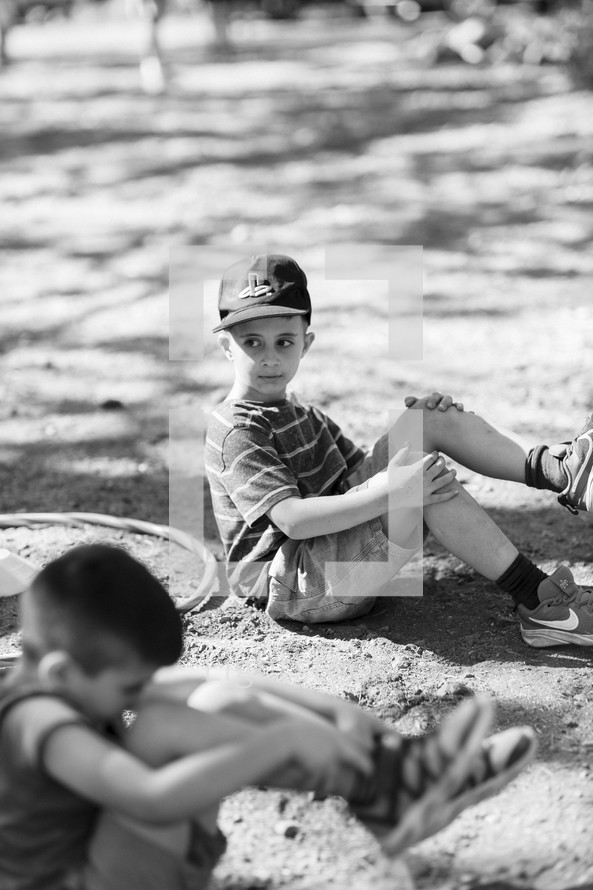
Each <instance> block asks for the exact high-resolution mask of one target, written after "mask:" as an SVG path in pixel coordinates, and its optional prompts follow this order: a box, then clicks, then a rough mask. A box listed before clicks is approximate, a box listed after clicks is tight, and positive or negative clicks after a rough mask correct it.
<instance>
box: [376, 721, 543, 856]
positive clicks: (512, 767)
mask: <svg viewBox="0 0 593 890" xmlns="http://www.w3.org/2000/svg"><path fill="white" fill-rule="evenodd" d="M513 737H515V739H516V741H515V742H514V747H517V748H519V752H518V754H517V756H516V757H515V759H514V760H513V762H512V763H511V764H509V766H507V767H506V768H503V769H501V770H500V772H499V773H497V774H496V775H494V776H492V777H491V778H489V779H486V780H485V781H483V782H481V783H478V784H477V785H475V786H474V787H473V788H470V789H468V790H467V791H461V792H460V793H458V794H457V795H456V796H454V797H452V798H451V799H449V800H445V801H441V802H436V803H434V804H433V805H432V806H431V808H430V809H427V810H426V811H425V813H424V819H423V822H422V824H421V825H420V826H418V827H417V830H416V833H415V836H414V837H412V838H410V837H409V836H408V837H407V838H403V837H402V838H397V837H396V836H395V832H394V833H393V834H392V835H390V836H389V837H387V838H385V839H384V840H383V841H382V842H381V846H382V848H383V851H384V852H385V853H386V854H387V855H388V856H392V857H394V856H398V855H400V854H401V853H403V852H404V850H405V849H406V848H407V847H409V846H411V845H412V844H416V843H419V842H420V841H422V840H426V839H427V838H429V837H431V836H432V835H434V834H436V833H437V832H438V831H441V830H442V829H443V828H446V827H447V825H449V824H450V823H451V822H452V821H453V820H454V819H455V818H456V817H457V816H458V815H459V814H460V813H461V812H462V811H463V810H465V809H467V808H468V807H472V806H475V805H476V804H478V803H481V802H482V801H484V800H487V799H488V798H490V797H493V796H494V795H495V794H498V792H499V791H501V790H502V789H503V788H504V787H505V786H506V785H508V784H509V783H510V782H512V781H513V779H515V778H516V777H517V776H518V775H519V773H520V772H521V771H522V770H524V769H525V767H526V766H527V765H528V764H529V763H530V762H531V761H532V760H533V758H534V757H535V753H536V751H537V737H536V735H535V732H534V730H533V729H532V728H531V727H530V726H524V727H514V728H513V729H508V730H505V731H503V732H500V733H497V734H496V735H494V736H491V737H490V738H489V739H487V740H486V741H487V742H488V743H489V744H490V745H492V746H494V745H496V744H497V742H500V741H504V740H509V739H512V738H513Z"/></svg>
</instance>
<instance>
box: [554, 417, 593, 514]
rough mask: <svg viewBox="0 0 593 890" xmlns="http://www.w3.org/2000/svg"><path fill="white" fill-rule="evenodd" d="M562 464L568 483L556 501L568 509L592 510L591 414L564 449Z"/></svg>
mask: <svg viewBox="0 0 593 890" xmlns="http://www.w3.org/2000/svg"><path fill="white" fill-rule="evenodd" d="M562 465H563V467H564V470H565V472H566V475H567V477H568V483H567V485H566V488H565V489H564V491H563V492H561V494H560V495H559V496H558V502H559V503H560V504H562V506H563V507H566V508H567V510H570V512H571V513H578V512H579V510H587V511H589V512H593V414H592V415H591V416H590V417H588V418H587V420H586V422H585V426H584V427H583V429H582V430H581V432H580V433H579V434H578V436H576V437H575V438H574V439H573V440H572V442H571V443H570V444H569V445H568V447H567V449H566V454H565V455H564V457H563V458H562Z"/></svg>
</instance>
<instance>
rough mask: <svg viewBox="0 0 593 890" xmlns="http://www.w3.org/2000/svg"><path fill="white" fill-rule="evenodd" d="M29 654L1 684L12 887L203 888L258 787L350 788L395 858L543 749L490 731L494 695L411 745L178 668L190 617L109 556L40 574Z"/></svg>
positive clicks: (259, 688) (365, 718) (5, 866)
mask: <svg viewBox="0 0 593 890" xmlns="http://www.w3.org/2000/svg"><path fill="white" fill-rule="evenodd" d="M22 647H23V651H22V657H21V659H20V661H19V662H18V663H17V665H16V667H14V668H13V669H12V670H11V671H9V672H7V673H5V674H3V675H1V679H0V888H2V890H204V888H206V887H207V885H208V882H209V878H210V874H211V872H212V869H213V868H214V866H215V864H216V862H217V861H218V859H219V857H220V856H221V855H222V853H223V852H224V849H225V839H224V837H223V835H222V834H221V832H220V830H219V829H218V827H217V823H216V816H217V808H218V805H219V803H220V801H221V799H222V798H223V797H224V796H225V795H228V794H231V793H232V792H234V791H237V790H239V789H240V788H242V787H244V786H246V785H249V784H253V783H257V784H260V783H266V784H268V785H270V786H276V787H285V788H295V789H302V790H311V791H314V792H317V793H318V794H321V795H324V794H340V795H342V796H343V797H345V798H346V799H347V800H348V801H350V803H351V806H352V808H353V810H354V812H356V813H357V814H358V815H359V816H360V817H361V818H363V819H364V820H365V822H366V823H367V824H369V826H373V828H374V830H376V832H377V833H378V834H384V835H385V839H384V845H385V849H386V851H387V852H389V853H390V854H392V855H397V854H398V853H400V852H401V851H402V850H404V849H405V848H406V847H407V846H409V845H410V844H412V843H415V842H417V841H419V840H421V839H422V838H424V837H427V836H428V835H430V834H433V833H434V832H435V831H438V830H439V829H440V828H443V827H444V826H445V825H447V824H448V823H449V822H450V821H451V820H452V819H453V818H454V817H455V816H456V815H457V814H458V813H459V812H461V810H462V809H464V808H465V807H467V806H469V805H470V804H473V803H476V802H477V801H479V800H483V799H484V798H486V797H488V796H489V795H491V794H493V793H495V792H496V791H498V790H499V789H500V788H501V787H503V786H504V785H505V784H506V783H507V782H509V781H510V780H511V779H512V778H513V777H514V776H516V775H517V773H518V772H519V771H520V770H521V769H522V768H523V767H524V766H525V764H526V763H527V762H528V761H529V760H530V759H531V758H532V756H533V754H534V751H535V736H534V733H533V731H532V730H531V729H529V728H515V729H510V730H506V731H505V732H502V733H498V734H497V735H494V736H491V737H490V738H485V735H486V732H487V730H488V727H489V725H490V723H491V720H492V706H491V705H490V704H489V702H488V701H487V700H485V699H481V698H474V699H468V700H466V701H465V702H464V703H463V704H462V705H461V706H460V707H459V708H457V709H456V710H455V711H454V712H453V713H452V714H451V715H450V716H449V717H448V718H447V720H445V722H444V723H443V725H442V726H441V727H440V728H439V729H438V730H437V731H435V732H434V733H433V734H432V735H429V736H426V737H424V738H420V739H403V738H402V737H401V736H399V735H398V734H397V733H396V732H394V731H393V730H390V729H388V727H386V726H385V725H384V724H383V723H382V722H381V721H380V720H378V719H377V718H376V717H374V716H373V715H372V714H370V713H366V712H364V711H362V710H360V709H359V708H356V707H354V706H352V705H351V704H349V703H346V702H343V701H341V700H339V699H336V698H333V697H332V696H329V695H325V694H323V693H319V692H315V691H312V690H307V689H301V688H299V687H297V686H292V685H288V684H283V683H277V682H273V681H269V680H266V679H265V678H261V679H258V680H252V679H249V678H246V677H245V676H241V675H239V674H237V675H236V676H235V678H233V677H232V675H229V674H228V673H227V674H226V675H224V674H222V673H221V674H220V675H219V676H218V677H216V674H215V673H214V672H212V671H205V672H198V671H192V670H189V671H187V670H183V669H179V668H170V669H167V668H166V667H165V666H167V665H172V664H173V663H174V662H175V661H176V660H177V659H178V657H179V655H180V654H181V650H182V638H181V621H180V618H179V615H178V613H177V612H176V610H175V608H174V606H173V603H172V601H171V600H170V598H169V596H168V595H167V593H166V591H165V590H164V588H163V587H162V586H161V584H160V583H159V582H158V581H157V580H156V579H155V578H154V577H153V576H152V575H151V574H150V573H149V572H148V571H147V569H145V568H144V567H143V566H142V565H141V564H140V563H138V562H137V561H136V560H134V559H133V558H132V557H131V556H129V555H128V554H127V553H126V552H125V551H123V550H120V549H118V548H113V547H109V546H106V545H87V546H82V547H78V548H75V549H74V550H71V551H70V552H68V553H66V554H65V555H63V556H61V557H60V558H58V559H57V560H55V561H54V562H52V563H50V564H48V565H47V566H46V567H45V568H44V569H43V570H42V571H41V572H40V573H39V575H38V576H37V577H36V579H35V580H34V582H33V584H32V586H31V588H30V589H29V590H28V591H26V592H25V593H24V594H23V600H22ZM125 710H134V711H135V712H136V717H135V720H134V721H133V722H132V723H131V725H129V726H127V727H126V726H125V725H124V722H123V718H122V715H123V712H124V711H125Z"/></svg>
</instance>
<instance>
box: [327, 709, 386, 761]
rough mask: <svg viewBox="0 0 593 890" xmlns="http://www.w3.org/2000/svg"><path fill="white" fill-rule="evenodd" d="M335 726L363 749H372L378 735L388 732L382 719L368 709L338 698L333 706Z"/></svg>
mask: <svg viewBox="0 0 593 890" xmlns="http://www.w3.org/2000/svg"><path fill="white" fill-rule="evenodd" d="M334 722H335V725H336V727H337V728H338V729H339V730H340V731H341V732H344V733H346V735H348V736H349V737H350V738H352V739H356V741H357V742H359V743H360V744H361V745H362V746H363V748H364V750H365V751H368V752H370V751H372V749H373V746H374V744H375V739H376V738H377V736H378V735H384V734H385V733H386V732H389V731H390V730H389V728H388V727H387V726H385V724H384V723H383V721H382V720H379V718H378V717H375V715H374V714H371V713H370V712H369V711H363V709H362V708H359V707H358V705H354V704H350V702H345V701H341V700H338V701H337V702H336V705H335V708H334Z"/></svg>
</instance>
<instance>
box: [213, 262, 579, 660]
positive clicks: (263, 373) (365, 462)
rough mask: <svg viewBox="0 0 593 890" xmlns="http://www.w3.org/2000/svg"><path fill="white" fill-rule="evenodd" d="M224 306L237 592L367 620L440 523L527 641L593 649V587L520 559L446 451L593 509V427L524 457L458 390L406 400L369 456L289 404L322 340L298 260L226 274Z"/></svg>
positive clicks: (224, 459)
mask: <svg viewBox="0 0 593 890" xmlns="http://www.w3.org/2000/svg"><path fill="white" fill-rule="evenodd" d="M218 305H219V313H220V324H219V325H218V326H217V327H215V328H214V331H216V332H218V340H219V343H220V346H221V348H222V350H223V352H224V354H225V356H226V357H227V358H228V359H229V361H231V362H232V363H233V366H234V372H235V380H234V383H233V386H232V388H231V391H230V393H229V394H228V396H227V397H226V399H225V400H224V402H223V403H222V404H220V405H218V406H217V407H216V408H215V410H214V411H213V412H212V415H211V419H210V422H209V426H208V433H207V438H206V471H207V474H208V480H209V483H210V487H211V491H212V503H213V508H214V514H215V517H216V520H217V524H218V528H219V531H220V535H221V538H222V542H223V545H224V547H225V553H226V557H227V564H228V569H227V571H228V575H229V582H230V585H231V589H232V590H233V591H234V592H235V593H237V594H238V595H239V596H244V597H255V598H256V599H259V600H260V601H261V602H265V603H267V611H268V614H269V615H270V616H271V617H272V618H274V619H278V620H281V619H292V620H296V621H302V622H307V623H317V622H327V621H340V620H343V619H346V618H353V617H357V616H359V615H362V614H365V613H366V612H368V611H369V610H370V609H371V608H372V606H373V603H374V599H375V596H377V595H380V591H381V588H383V587H384V586H385V585H386V584H388V583H389V582H391V581H392V579H393V578H394V577H395V576H396V575H397V574H398V573H399V572H400V571H401V569H402V568H403V566H404V565H405V564H406V563H407V562H409V560H410V559H411V558H412V557H413V556H414V555H415V554H416V553H418V551H419V549H420V547H421V543H422V531H423V528H424V529H426V528H428V529H429V530H430V532H432V533H433V534H434V536H435V537H436V538H437V540H438V541H439V542H440V543H441V544H443V545H444V546H445V547H446V548H447V549H448V550H449V551H450V552H451V553H452V554H454V555H455V556H457V557H459V558H460V559H462V560H463V561H464V562H466V563H467V564H468V565H470V566H471V567H472V568H474V569H475V570H476V571H478V572H479V573H480V574H481V575H483V576H484V577H485V578H488V579H489V580H492V581H495V582H496V584H498V585H499V587H501V588H502V589H503V590H504V591H506V592H507V593H509V594H510V595H511V596H512V598H513V600H514V602H515V603H516V605H517V606H518V613H519V622H520V629H521V635H522V637H523V639H524V640H525V642H526V643H528V644H529V645H530V646H538V647H542V646H554V645H558V644H569V643H577V644H580V645H584V646H591V645H593V591H591V590H586V589H583V588H580V587H579V586H578V585H577V584H576V583H575V581H574V578H573V576H572V573H571V572H570V570H569V569H568V568H567V567H566V566H562V565H561V566H558V568H556V569H555V571H554V572H553V573H552V574H551V575H550V576H548V575H547V574H546V573H545V572H543V571H542V570H541V569H539V568H538V567H537V566H535V565H534V564H533V563H532V562H531V561H530V560H529V559H528V558H527V557H526V556H524V555H523V554H522V553H519V551H518V550H517V548H516V547H515V546H514V545H513V544H512V543H511V541H509V539H508V538H507V537H506V535H504V534H503V532H502V531H501V529H500V528H499V527H498V526H497V525H496V523H495V522H494V521H493V520H492V519H491V518H490V517H489V516H488V514H487V513H486V512H485V511H484V510H483V509H482V508H481V507H480V506H479V504H478V503H477V502H476V501H475V500H474V499H473V498H472V497H471V496H470V495H469V494H468V493H467V491H465V490H464V489H463V488H462V487H461V485H459V483H458V482H457V481H456V480H455V470H449V469H447V466H446V464H445V461H444V459H443V457H442V456H441V454H440V452H443V453H444V454H446V455H448V456H449V457H451V458H453V459H454V460H456V461H458V462H459V463H461V464H463V465H464V466H466V467H468V468H469V469H470V470H473V471H474V472H478V473H482V474H484V475H486V476H491V477H494V478H497V479H507V480H510V481H514V482H519V483H524V484H526V485H529V486H531V487H535V488H543V489H549V490H551V491H555V492H557V493H558V494H559V500H560V502H561V503H562V504H563V505H565V506H566V507H568V508H569V509H570V510H571V511H572V512H578V511H579V510H589V511H591V510H593V418H590V419H589V420H588V421H587V423H586V425H585V428H584V429H583V431H582V432H581V433H579V435H578V436H576V437H575V438H574V439H573V441H572V442H566V443H561V444H560V445H558V446H555V447H553V448H548V446H546V445H539V446H537V447H535V448H531V449H526V448H524V447H523V445H521V444H519V443H518V442H517V441H515V440H514V439H512V438H509V437H508V436H507V435H504V434H503V433H501V432H499V431H498V430H496V429H495V428H494V427H492V426H491V425H490V424H488V423H487V422H486V421H485V420H483V419H482V418H481V417H478V416H477V415H476V414H473V413H467V412H464V411H463V409H462V406H461V405H458V404H457V403H455V404H452V400H451V398H450V397H448V396H447V397H441V396H440V394H438V393H436V394H434V395H433V397H427V398H424V399H417V398H414V397H410V398H409V399H407V400H406V407H407V410H404V411H402V413H401V416H400V417H399V418H398V419H397V420H396V422H395V423H394V424H393V425H392V427H391V429H390V430H389V434H388V435H385V436H383V437H382V438H380V439H379V440H378V442H377V443H376V444H375V446H374V448H373V449H372V452H371V453H370V454H368V455H367V454H365V452H363V451H362V449H360V448H358V447H357V446H356V445H354V444H353V443H352V442H351V441H349V440H348V439H347V438H346V436H344V434H343V433H342V431H341V429H340V427H339V426H338V425H337V424H336V423H335V422H334V421H333V420H332V419H331V418H329V417H327V416H326V415H325V414H324V413H322V412H321V411H320V410H319V409H318V408H316V407H315V406H303V405H301V404H300V403H299V402H298V400H297V399H296V398H295V397H294V396H290V395H289V396H287V386H288V384H289V383H290V382H291V381H292V379H293V378H294V377H295V375H296V373H297V371H298V368H299V365H300V362H301V359H302V358H303V356H305V355H306V353H307V352H308V350H309V349H310V347H311V345H312V343H313V340H314V334H313V332H312V331H311V330H310V329H309V323H310V320H311V299H310V296H309V291H308V289H307V278H306V276H305V273H304V272H303V270H302V269H301V268H300V267H299V265H298V264H297V263H296V262H295V261H294V260H293V259H291V258H290V257H286V256H281V255H271V254H270V255H260V256H254V257H251V258H247V259H244V260H241V261H239V262H238V263H235V265H233V266H231V267H230V268H229V269H227V270H226V271H225V273H224V275H223V277H222V281H221V285H220V291H219V304H218ZM437 405H438V407H439V408H440V409H441V410H434V409H435V408H436V407H437ZM420 411H421V412H422V418H421V420H422V433H421V439H422V441H421V442H419V444H418V446H417V447H418V449H419V450H418V451H417V452H416V453H414V452H412V451H411V450H410V447H409V444H408V443H410V442H413V441H414V439H415V437H416V438H418V434H417V431H418V429H419V426H420V425H419V424H418V422H417V421H418V420H419V419H420V418H419V416H418V415H419V412H420ZM423 523H424V525H423ZM396 590H397V582H396Z"/></svg>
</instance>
